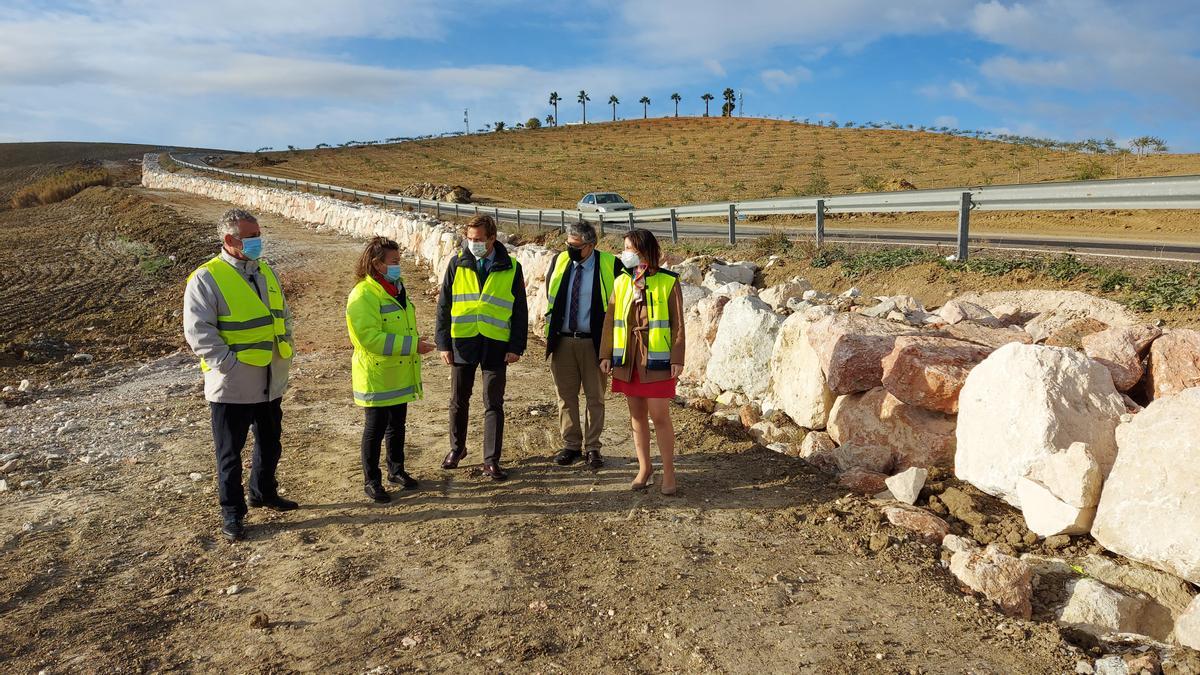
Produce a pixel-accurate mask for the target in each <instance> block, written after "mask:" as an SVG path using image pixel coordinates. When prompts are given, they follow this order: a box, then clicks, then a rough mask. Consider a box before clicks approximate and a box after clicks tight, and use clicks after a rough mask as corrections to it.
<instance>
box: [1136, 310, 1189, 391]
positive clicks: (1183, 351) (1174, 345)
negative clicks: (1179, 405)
mask: <svg viewBox="0 0 1200 675" xmlns="http://www.w3.org/2000/svg"><path fill="white" fill-rule="evenodd" d="M1196 386H1200V331H1197V330H1188V329H1184V328H1181V329H1178V330H1172V331H1168V332H1166V333H1164V334H1163V336H1162V337H1160V338H1158V339H1157V340H1155V341H1154V343H1153V344H1151V345H1150V372H1149V373H1148V374H1147V376H1146V394H1147V395H1148V397H1149V398H1151V399H1156V398H1162V397H1164V396H1170V395H1172V394H1178V393H1179V392H1181V391H1183V390H1184V389H1189V388H1191V387H1196Z"/></svg>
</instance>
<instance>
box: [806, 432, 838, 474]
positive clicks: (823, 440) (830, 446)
mask: <svg viewBox="0 0 1200 675" xmlns="http://www.w3.org/2000/svg"><path fill="white" fill-rule="evenodd" d="M835 450H837V443H834V442H833V439H832V438H830V436H829V434H827V433H825V432H824V431H811V432H809V433H807V434H805V435H804V440H802V441H800V458H801V459H803V460H804V461H806V462H808V463H809V464H812V465H813V466H815V467H816V468H817V469H820V470H821V471H824V472H825V473H837V470H838V465H837V458H836V457H835V456H834V451H835Z"/></svg>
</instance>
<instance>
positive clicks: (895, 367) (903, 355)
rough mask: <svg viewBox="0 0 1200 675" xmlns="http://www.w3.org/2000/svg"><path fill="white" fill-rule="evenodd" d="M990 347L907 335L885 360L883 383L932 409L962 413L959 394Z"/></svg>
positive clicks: (908, 400) (909, 400) (898, 394)
mask: <svg viewBox="0 0 1200 675" xmlns="http://www.w3.org/2000/svg"><path fill="white" fill-rule="evenodd" d="M991 353H992V349H991V348H990V347H985V346H982V345H977V344H974V343H970V342H963V341H961V340H953V339H949V338H938V337H923V336H903V337H898V338H896V343H895V347H894V348H893V349H892V351H891V353H890V354H888V355H887V356H885V357H884V358H883V360H882V362H881V365H882V367H883V377H882V383H883V386H884V388H886V389H887V390H888V392H889V393H891V394H892V396H895V397H896V398H898V399H900V400H901V401H903V402H905V403H908V404H909V405H915V406H919V407H921V408H926V409H928V410H936V411H939V412H943V413H947V414H953V413H956V412H958V394H959V391H961V390H962V386H963V383H964V382H966V380H967V374H968V373H970V372H971V369H972V368H974V367H975V366H976V365H978V364H979V362H980V361H983V360H984V359H985V358H987V356H988V354H991Z"/></svg>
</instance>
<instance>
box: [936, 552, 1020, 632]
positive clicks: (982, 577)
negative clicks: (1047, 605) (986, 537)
mask: <svg viewBox="0 0 1200 675" xmlns="http://www.w3.org/2000/svg"><path fill="white" fill-rule="evenodd" d="M950 572H951V573H952V574H953V575H954V576H955V577H957V578H958V580H959V581H961V582H963V583H964V584H966V585H967V586H968V587H969V588H971V589H972V590H974V591H977V592H979V593H983V594H984V595H986V596H987V597H988V599H989V600H991V601H992V602H994V603H996V604H997V605H999V606H1000V611H1002V612H1004V613H1005V614H1007V615H1008V616H1015V617H1020V618H1022V619H1028V618H1029V617H1030V615H1031V614H1033V603H1032V599H1033V568H1032V567H1030V566H1029V564H1028V563H1026V562H1023V561H1021V560H1018V559H1017V558H1014V557H1012V556H1010V555H1005V554H1004V553H1001V552H1000V550H999V549H998V548H996V545H995V544H990V545H988V547H987V548H986V549H984V550H979V549H974V550H966V551H959V552H958V553H955V554H954V555H953V556H952V557H951V558H950Z"/></svg>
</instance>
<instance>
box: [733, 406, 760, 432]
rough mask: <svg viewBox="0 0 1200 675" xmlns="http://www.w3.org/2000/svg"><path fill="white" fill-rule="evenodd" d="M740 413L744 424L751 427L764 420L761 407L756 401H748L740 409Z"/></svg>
mask: <svg viewBox="0 0 1200 675" xmlns="http://www.w3.org/2000/svg"><path fill="white" fill-rule="evenodd" d="M738 415H739V416H740V417H741V420H742V426H744V427H746V428H750V427H752V426H754V425H755V424H758V423H759V422H761V421H762V410H761V409H759V407H758V404H756V403H753V402H751V403H746V404H745V405H743V406H742V407H741V408H739V409H738Z"/></svg>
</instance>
